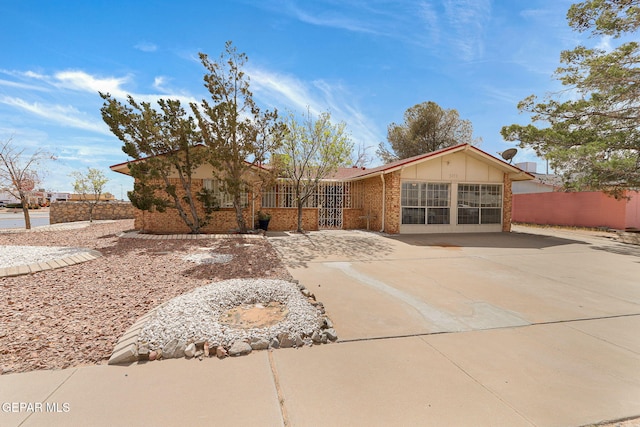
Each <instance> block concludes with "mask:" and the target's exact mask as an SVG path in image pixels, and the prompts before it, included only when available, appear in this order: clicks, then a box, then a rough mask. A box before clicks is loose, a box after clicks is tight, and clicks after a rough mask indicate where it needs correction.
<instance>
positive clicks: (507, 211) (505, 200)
mask: <svg viewBox="0 0 640 427" xmlns="http://www.w3.org/2000/svg"><path fill="white" fill-rule="evenodd" d="M503 182H504V189H503V195H502V231H503V232H507V233H508V232H510V231H511V206H512V203H513V193H512V192H511V179H510V178H509V175H508V174H506V173H505V174H504V181H503Z"/></svg>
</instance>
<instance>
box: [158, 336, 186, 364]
mask: <svg viewBox="0 0 640 427" xmlns="http://www.w3.org/2000/svg"><path fill="white" fill-rule="evenodd" d="M185 348H187V343H185V342H184V341H178V340H177V339H175V338H174V339H172V340H171V341H169V342H168V343H166V344H165V345H164V347H163V348H162V356H163V357H164V358H165V359H176V358H180V357H184V350H185Z"/></svg>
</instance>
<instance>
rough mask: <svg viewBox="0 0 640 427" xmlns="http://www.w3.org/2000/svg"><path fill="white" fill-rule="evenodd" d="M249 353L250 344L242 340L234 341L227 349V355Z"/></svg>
mask: <svg viewBox="0 0 640 427" xmlns="http://www.w3.org/2000/svg"><path fill="white" fill-rule="evenodd" d="M249 353H251V345H250V344H249V343H246V342H244V341H236V342H234V343H233V345H232V346H231V348H230V349H229V356H243V355H245V354H249Z"/></svg>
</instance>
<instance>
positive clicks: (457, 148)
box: [331, 144, 535, 181]
mask: <svg viewBox="0 0 640 427" xmlns="http://www.w3.org/2000/svg"><path fill="white" fill-rule="evenodd" d="M458 152H466V153H467V154H469V155H470V156H471V157H474V158H476V159H478V160H481V161H484V162H486V163H490V164H492V165H493V166H494V167H496V168H498V169H501V170H503V171H504V172H506V173H508V174H509V178H511V180H512V181H527V180H530V179H534V178H535V177H534V176H533V175H532V174H530V173H528V172H525V171H523V170H522V169H520V168H518V167H516V166H514V165H512V164H509V163H507V162H505V161H503V160H501V159H498V158H497V157H494V156H492V155H491V154H489V153H486V152H484V151H482V150H480V149H479V148H477V147H474V146H473V145H470V144H459V145H454V146H452V147H447V148H443V149H441V150H437V151H432V152H430V153H424V154H419V155H417V156H413V157H408V158H406V159H400V160H396V161H395V162H391V163H387V164H385V165H382V166H378V167H375V168H371V169H365V168H341V169H339V170H338V171H337V172H336V174H335V175H334V176H332V177H331V179H335V180H338V179H342V180H359V179H364V178H370V177H372V176H377V175H384V174H387V173H391V172H395V171H397V170H400V169H403V168H406V167H408V166H413V165H415V164H418V163H422V162H425V161H430V160H434V159H436V158H439V157H442V156H444V155H448V154H453V153H458Z"/></svg>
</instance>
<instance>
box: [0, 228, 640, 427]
mask: <svg viewBox="0 0 640 427" xmlns="http://www.w3.org/2000/svg"><path fill="white" fill-rule="evenodd" d="M519 231H522V229H519ZM533 231H539V230H533ZM547 234H548V235H531V234H525V233H512V234H490V235H465V236H463V235H437V236H417V235H414V236H395V237H385V236H380V235H376V234H373V233H364V232H318V233H312V234H311V235H307V236H289V237H281V238H273V239H272V241H273V242H274V244H275V245H276V246H277V247H278V250H279V251H281V253H282V254H283V255H284V257H285V259H286V260H287V262H288V263H289V267H290V271H291V273H292V274H293V275H294V277H295V278H297V279H299V280H300V281H301V282H302V283H303V284H305V285H306V286H307V287H308V288H309V289H311V290H312V291H313V292H314V293H315V294H316V296H317V297H318V300H320V301H322V302H323V303H324V304H325V307H326V308H327V312H328V314H329V316H330V317H331V319H332V320H333V323H334V326H335V328H336V329H337V331H338V333H339V336H340V339H339V342H338V343H336V344H329V345H322V346H314V347H312V348H303V349H298V350H295V349H281V350H277V351H273V352H267V351H262V352H254V353H252V354H251V355H249V356H246V357H241V358H237V359H225V360H217V359H207V360H204V361H201V362H200V361H197V360H167V361H160V362H150V363H146V364H136V365H132V366H128V367H114V366H91V367H79V368H73V369H66V370H61V371H44V372H30V373H24V374H11V375H4V376H0V403H1V404H2V406H1V407H0V425H3V426H4V425H8V426H12V425H24V426H37V425H87V424H90V425H121V424H127V425H141V424H145V425H154V424H155V425H174V424H178V423H180V424H189V425H204V424H209V423H223V424H231V423H233V424H235V425H261V426H262V425H267V426H268V425H274V426H281V425H292V426H317V425H336V426H359V425H366V426H378V425H379V426H383V425H384V426H387V425H420V426H425V425H427V426H429V425H432V426H443V425H447V426H449V425H455V426H467V425H468V426H490V425H491V426H583V425H589V424H594V423H598V422H602V421H607V420H620V419H625V418H630V417H639V416H640V334H638V333H637V331H638V329H640V282H639V281H638V277H640V253H638V248H636V247H630V246H627V245H622V244H619V243H616V242H615V241H613V240H612V239H609V238H607V237H601V236H594V235H581V234H579V233H569V234H565V232H559V233H555V232H553V230H552V231H550V232H547ZM21 404H22V406H21ZM29 404H31V406H29ZM38 405H40V406H38ZM14 409H15V411H14Z"/></svg>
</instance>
